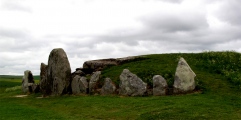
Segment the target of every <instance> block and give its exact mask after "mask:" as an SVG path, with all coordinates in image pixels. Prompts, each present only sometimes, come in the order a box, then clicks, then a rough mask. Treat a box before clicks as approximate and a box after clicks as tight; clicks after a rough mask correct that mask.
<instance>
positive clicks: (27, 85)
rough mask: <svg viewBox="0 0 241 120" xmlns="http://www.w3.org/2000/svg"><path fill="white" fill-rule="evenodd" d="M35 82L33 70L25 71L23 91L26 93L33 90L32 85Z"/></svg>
mask: <svg viewBox="0 0 241 120" xmlns="http://www.w3.org/2000/svg"><path fill="white" fill-rule="evenodd" d="M33 84H34V79H33V74H32V72H31V71H29V70H26V71H24V76H23V79H22V91H23V92H24V93H27V92H30V93H31V92H33V89H32V87H31V86H32V85H33Z"/></svg>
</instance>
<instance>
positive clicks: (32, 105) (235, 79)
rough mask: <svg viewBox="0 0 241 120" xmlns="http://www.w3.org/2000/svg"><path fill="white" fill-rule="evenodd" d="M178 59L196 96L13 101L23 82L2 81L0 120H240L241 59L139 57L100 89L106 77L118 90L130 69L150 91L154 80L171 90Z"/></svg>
mask: <svg viewBox="0 0 241 120" xmlns="http://www.w3.org/2000/svg"><path fill="white" fill-rule="evenodd" d="M180 57H183V58H185V60H186V61H187V63H188V64H189V66H190V67H191V68H192V70H193V71H194V72H195V74H196V77H195V82H196V90H198V92H196V93H192V94H185V95H169V96H148V97H123V96H118V95H111V96H100V95H63V96H56V97H46V98H41V94H39V93H38V94H30V95H28V96H24V97H16V96H17V95H22V92H21V90H20V89H19V88H16V89H13V87H17V86H21V82H22V80H21V78H14V77H12V76H8V77H2V76H0V119H30V118H32V119H241V54H240V53H236V52H204V53H188V54H183V53H177V54H153V55H143V56H140V57H138V59H135V60H131V61H130V62H127V63H124V64H121V65H117V66H107V67H105V68H104V69H103V70H102V72H101V80H100V81H101V82H100V83H99V85H100V86H102V85H103V84H104V80H105V78H106V77H109V78H110V79H111V80H112V81H113V82H114V83H115V84H116V85H118V84H119V82H120V74H121V73H122V71H123V69H128V70H130V71H131V72H132V73H134V74H136V75H137V76H138V77H139V78H141V79H142V80H143V81H144V82H145V83H147V85H148V88H151V87H152V85H153V80H152V78H153V76H154V75H161V76H163V78H165V79H166V80H167V84H168V87H169V88H172V87H173V84H174V77H175V71H176V67H177V63H178V61H179V59H180ZM117 87H118V86H117ZM10 88H12V89H11V90H9V89H10ZM7 89H8V90H7ZM200 91H201V92H200Z"/></svg>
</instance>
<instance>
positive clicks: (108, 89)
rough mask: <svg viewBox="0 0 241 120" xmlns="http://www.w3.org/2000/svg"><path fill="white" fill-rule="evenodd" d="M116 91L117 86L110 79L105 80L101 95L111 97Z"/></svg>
mask: <svg viewBox="0 0 241 120" xmlns="http://www.w3.org/2000/svg"><path fill="white" fill-rule="evenodd" d="M115 91H116V86H115V84H114V83H113V82H112V81H111V79H110V78H105V83H104V85H103V87H102V88H101V92H100V93H101V94H102V95H110V94H114V93H115Z"/></svg>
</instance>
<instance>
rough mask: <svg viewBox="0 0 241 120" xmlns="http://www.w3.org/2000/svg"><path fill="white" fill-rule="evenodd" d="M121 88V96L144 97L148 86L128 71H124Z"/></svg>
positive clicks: (121, 76) (121, 77)
mask: <svg viewBox="0 0 241 120" xmlns="http://www.w3.org/2000/svg"><path fill="white" fill-rule="evenodd" d="M119 88H120V90H119V94H120V95H128V96H143V95H144V94H145V92H146V91H147V84H146V83H145V82H143V81H142V80H141V79H140V78H139V77H138V76H137V75H135V74H133V73H131V72H130V71H129V70H128V69H124V70H123V72H122V73H121V75H120V85H119Z"/></svg>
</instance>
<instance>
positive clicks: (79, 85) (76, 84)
mask: <svg viewBox="0 0 241 120" xmlns="http://www.w3.org/2000/svg"><path fill="white" fill-rule="evenodd" d="M71 88H72V93H73V94H75V95H77V94H86V93H87V89H88V82H87V79H86V77H81V76H79V75H76V76H75V77H74V79H73V81H72V83H71Z"/></svg>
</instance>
